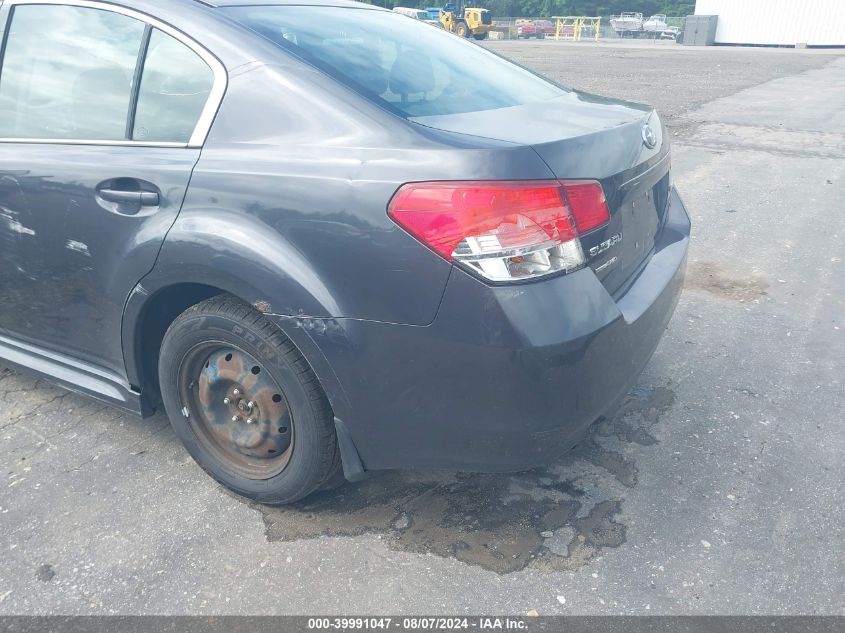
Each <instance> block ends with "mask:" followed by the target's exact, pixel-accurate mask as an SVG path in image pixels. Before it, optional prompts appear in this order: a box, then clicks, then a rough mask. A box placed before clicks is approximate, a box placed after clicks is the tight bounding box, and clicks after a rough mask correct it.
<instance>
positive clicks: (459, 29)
mask: <svg viewBox="0 0 845 633" xmlns="http://www.w3.org/2000/svg"><path fill="white" fill-rule="evenodd" d="M455 34H456V35H457V36H458V37H469V27H468V26H467V25H466V22H458V26H456V27H455Z"/></svg>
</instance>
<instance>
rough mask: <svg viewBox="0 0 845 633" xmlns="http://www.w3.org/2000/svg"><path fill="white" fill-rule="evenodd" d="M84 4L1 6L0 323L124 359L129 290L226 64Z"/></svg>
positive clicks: (145, 24) (156, 28)
mask: <svg viewBox="0 0 845 633" xmlns="http://www.w3.org/2000/svg"><path fill="white" fill-rule="evenodd" d="M79 4H80V5H82V4H84V6H78V5H76V4H74V3H73V0H70V1H68V2H61V0H57V1H56V2H55V3H53V2H51V1H50V0H47V2H45V0H40V1H39V3H37V4H27V3H26V0H13V1H12V2H9V1H8V0H7V1H6V2H4V3H3V5H2V9H0V25H5V38H4V45H3V50H2V66H0V328H2V330H3V331H4V332H5V334H6V335H7V336H8V337H11V338H13V339H18V340H23V341H26V342H29V343H32V344H34V345H36V346H38V347H46V348H49V349H52V350H55V351H58V352H60V353H66V354H70V355H73V356H75V357H77V358H80V359H82V360H85V361H88V362H90V363H93V364H96V365H99V366H103V367H106V368H111V369H113V370H115V371H117V372H119V373H122V371H123V362H122V352H121V345H120V340H121V339H120V323H121V318H122V312H123V307H124V303H125V301H126V298H127V296H128V295H129V293H130V291H131V289H132V288H133V287H134V286H135V285H136V284H137V283H138V281H139V280H140V279H141V278H142V277H143V276H144V274H146V273H147V272H148V271H149V270H151V268H152V266H153V264H154V262H155V259H156V256H157V254H158V250H159V247H160V246H161V243H162V241H163V240H164V237H165V235H166V233H167V231H168V230H169V228H170V227H171V226H172V224H173V222H174V221H175V219H176V216H177V214H178V212H179V209H180V207H181V205H182V200H183V197H184V195H185V191H186V188H187V186H188V182H189V180H190V177H191V172H192V170H193V168H194V165H195V164H196V162H197V160H198V158H199V153H200V146H201V145H202V142H203V141H204V137H205V134H206V133H207V131H208V127H209V126H210V122H211V119H212V118H213V115H214V112H216V109H217V106H218V105H219V100H220V98H221V96H222V90H223V89H224V87H225V72H223V73H222V76H221V71H222V67H220V65H219V62H216V60H214V59H213V58H212V57H211V56H210V55H209V54H208V53H207V52H205V51H203V50H202V49H201V48H200V47H198V46H197V45H196V44H194V43H193V42H190V41H189V40H187V39H186V38H185V37H184V36H183V35H181V34H180V33H177V32H176V31H174V30H172V29H170V28H169V27H167V26H166V25H164V24H160V23H158V22H156V21H154V20H152V19H151V18H149V17H148V16H143V15H141V14H138V13H135V12H132V11H129V10H127V9H124V8H120V7H116V6H115V5H112V4H106V3H99V2H85V3H81V2H80V3H79ZM221 82H222V84H223V85H221Z"/></svg>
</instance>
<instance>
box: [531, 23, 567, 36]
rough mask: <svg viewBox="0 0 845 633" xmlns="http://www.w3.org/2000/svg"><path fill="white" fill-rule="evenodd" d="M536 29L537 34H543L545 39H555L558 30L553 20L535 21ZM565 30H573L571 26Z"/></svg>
mask: <svg viewBox="0 0 845 633" xmlns="http://www.w3.org/2000/svg"><path fill="white" fill-rule="evenodd" d="M534 28H535V32H536V33H542V34H543V36H545V37H553V36H554V35H555V33H556V30H557V28H556V26H555V23H554V22H552V21H551V20H534ZM564 28H568V29H569V30H570V31H572V30H573V29H572V27H571V26H569V27H564ZM570 34H571V33H570ZM561 35H563V33H561Z"/></svg>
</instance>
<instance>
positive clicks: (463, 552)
mask: <svg viewBox="0 0 845 633" xmlns="http://www.w3.org/2000/svg"><path fill="white" fill-rule="evenodd" d="M673 402H674V393H673V392H672V391H671V389H670V388H669V387H667V386H659V387H655V388H648V389H646V388H637V389H635V390H633V391H632V392H631V393H630V394H629V396H628V398H627V399H626V401H625V402H624V404H623V405H622V407H621V408H620V409H619V411H618V412H617V413H616V414H615V415H614V416H613V417H612V418H610V419H606V420H601V421H599V422H598V423H596V424H595V425H593V427H592V428H591V430H590V433H589V435H588V437H587V438H586V439H585V440H584V442H583V443H582V444H581V445H580V446H579V447H578V448H576V449H575V450H574V451H572V452H571V453H569V454H568V455H566V456H565V457H564V458H563V459H562V460H561V461H560V462H558V463H557V464H554V465H553V466H551V467H549V468H545V469H538V470H534V471H529V472H524V473H518V474H501V475H500V474H496V475H490V474H464V473H447V472H406V473H400V472H382V473H373V474H372V476H371V477H369V478H368V479H366V480H365V481H363V482H361V483H359V484H354V485H353V484H347V485H344V486H342V487H341V488H339V489H337V490H333V491H326V492H321V493H317V494H315V495H312V496H311V497H309V498H307V499H306V500H304V501H302V502H300V503H298V504H294V505H292V506H288V507H284V508H273V507H267V506H260V505H256V507H257V508H259V509H260V511H261V512H262V514H263V516H264V521H265V526H266V534H267V538H268V539H269V540H270V541H296V540H300V539H305V538H316V537H319V536H358V535H361V534H378V535H381V537H382V538H383V539H384V540H385V542H386V543H387V544H388V545H389V546H390V547H391V548H393V549H396V550H401V551H406V552H413V553H419V554H434V555H437V556H443V557H451V558H455V559H457V560H459V561H462V562H464V563H467V564H470V565H476V566H479V567H483V568H485V569H489V570H491V571H495V572H497V573H500V574H506V573H511V572H515V571H519V570H521V569H524V568H526V567H528V566H531V567H532V568H537V569H549V570H571V569H577V568H578V567H580V566H582V565H584V564H585V563H586V562H587V561H589V560H590V558H592V557H593V556H595V555H596V554H598V553H599V552H601V551H602V550H603V549H606V548H615V547H620V546H621V545H623V544H624V543H625V537H626V529H627V528H626V526H625V525H624V524H622V523H621V522H619V520H618V516H619V514H620V512H621V509H622V503H623V499H622V498H620V495H619V488H620V487H619V486H612V485H611V486H604V487H602V486H599V487H597V486H596V485H595V481H592V480H591V481H589V482H588V481H586V480H584V477H585V474H584V466H585V465H586V467H587V468H588V469H589V468H590V467H592V468H593V469H595V468H596V467H598V469H600V470H601V471H602V472H604V473H605V475H606V474H607V473H609V474H610V475H612V477H613V478H614V479H615V480H616V481H617V482H619V483H620V484H622V486H621V489H622V490H624V488H626V487H632V486H634V485H635V484H636V481H637V469H636V466H635V465H634V463H633V462H632V461H631V460H630V459H628V458H626V457H624V456H623V455H622V454H621V453H619V452H617V451H614V450H611V449H609V448H607V447H605V444H607V443H614V442H613V440H609V439H608V438H614V439H615V440H616V442H615V443H616V444H619V443H620V442H621V443H636V444H639V445H642V446H646V447H648V446H650V445H652V444H655V443H656V442H657V440H656V439H655V437H654V436H653V435H652V433H651V431H652V429H653V427H654V425H655V424H657V423H658V421H659V420H660V416H661V415H662V414H663V413H664V412H665V411H666V410H668V409H669V407H670V406H671V405H672V403H673ZM599 479H601V478H600V477H599ZM608 479H609V478H608ZM611 481H612V480H611Z"/></svg>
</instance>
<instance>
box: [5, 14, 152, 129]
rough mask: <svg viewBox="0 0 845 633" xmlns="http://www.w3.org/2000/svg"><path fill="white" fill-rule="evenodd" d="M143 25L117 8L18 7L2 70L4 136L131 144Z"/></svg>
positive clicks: (7, 42)
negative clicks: (125, 141) (134, 84)
mask: <svg viewBox="0 0 845 633" xmlns="http://www.w3.org/2000/svg"><path fill="white" fill-rule="evenodd" d="M144 28H145V25H144V23H143V22H141V21H139V20H135V19H133V18H130V17H127V16H124V15H120V14H117V13H113V12H111V11H102V10H99V9H88V8H81V7H71V6H58V5H20V6H16V7H15V8H14V14H13V19H12V23H11V28H10V30H9V34H8V39H7V41H6V49H5V55H4V59H3V67H2V71H0V136H3V137H8V138H42V139H97V140H121V139H125V138H126V117H127V113H128V112H129V105H130V102H131V99H132V79H133V76H134V74H135V67H136V65H137V63H138V51H139V50H140V47H141V42H142V40H143V37H144Z"/></svg>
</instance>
